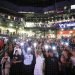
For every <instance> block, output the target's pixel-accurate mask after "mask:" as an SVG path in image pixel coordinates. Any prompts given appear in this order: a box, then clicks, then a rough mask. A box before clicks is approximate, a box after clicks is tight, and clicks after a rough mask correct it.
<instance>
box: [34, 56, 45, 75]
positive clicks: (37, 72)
mask: <svg viewBox="0 0 75 75" xmlns="http://www.w3.org/2000/svg"><path fill="white" fill-rule="evenodd" d="M43 63H44V58H43V57H41V56H38V57H37V58H36V64H35V69H34V75H43Z"/></svg>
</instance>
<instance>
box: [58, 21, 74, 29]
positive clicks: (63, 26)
mask: <svg viewBox="0 0 75 75" xmlns="http://www.w3.org/2000/svg"><path fill="white" fill-rule="evenodd" d="M59 27H60V28H71V27H75V22H69V23H68V22H66V23H60V24H59Z"/></svg>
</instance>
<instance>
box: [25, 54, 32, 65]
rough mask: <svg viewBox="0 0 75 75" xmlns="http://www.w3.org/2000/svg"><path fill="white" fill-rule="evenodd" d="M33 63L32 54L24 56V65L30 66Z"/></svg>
mask: <svg viewBox="0 0 75 75" xmlns="http://www.w3.org/2000/svg"><path fill="white" fill-rule="evenodd" d="M32 61H33V55H32V54H27V53H26V54H25V55H24V64H25V65H31V64H32Z"/></svg>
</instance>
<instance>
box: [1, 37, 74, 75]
mask: <svg viewBox="0 0 75 75" xmlns="http://www.w3.org/2000/svg"><path fill="white" fill-rule="evenodd" d="M0 49H1V48H0ZM1 51H2V52H3V56H2V58H1V61H0V73H1V74H0V75H75V37H73V38H62V39H48V38H41V39H30V38H28V39H25V40H16V41H13V42H10V43H8V45H7V44H6V45H5V46H4V47H3V48H2V49H1V50H0V52H1Z"/></svg>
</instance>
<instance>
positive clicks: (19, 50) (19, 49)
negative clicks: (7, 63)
mask: <svg viewBox="0 0 75 75" xmlns="http://www.w3.org/2000/svg"><path fill="white" fill-rule="evenodd" d="M16 50H17V51H18V53H19V55H21V54H22V51H21V48H20V47H19V45H18V44H17V45H16V46H15V48H14V52H13V55H14V54H15V51H16Z"/></svg>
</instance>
